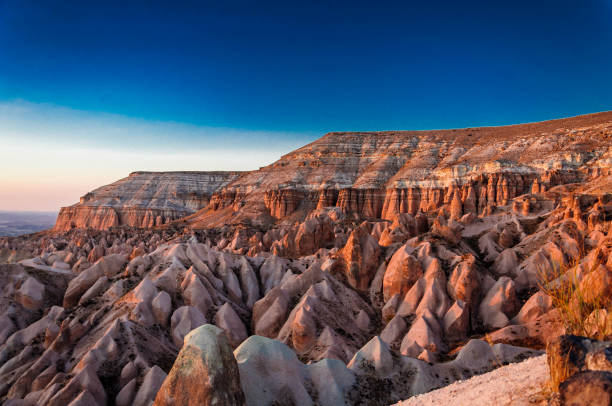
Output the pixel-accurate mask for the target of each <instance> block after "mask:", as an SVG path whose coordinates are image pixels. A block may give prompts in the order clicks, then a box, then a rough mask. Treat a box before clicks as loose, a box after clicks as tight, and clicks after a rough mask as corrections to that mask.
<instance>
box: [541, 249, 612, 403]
mask: <svg viewBox="0 0 612 406" xmlns="http://www.w3.org/2000/svg"><path fill="white" fill-rule="evenodd" d="M579 263H580V258H579V259H576V260H575V261H574V263H572V264H570V265H558V266H556V267H554V271H553V272H552V274H549V273H546V272H540V283H539V287H540V289H541V290H542V291H543V292H544V293H545V294H547V295H548V296H550V297H551V299H552V303H553V306H554V307H555V308H556V309H557V310H558V311H559V317H560V318H561V322H562V323H563V325H564V327H565V332H566V334H574V335H579V336H583V337H589V338H593V339H597V340H604V339H607V338H610V336H611V335H612V318H611V317H610V315H611V313H612V311H611V310H612V300H611V298H610V295H609V294H608V292H609V287H608V286H607V279H606V278H600V277H598V276H599V275H598V274H596V273H594V272H604V271H605V272H607V269H605V268H600V266H601V262H600V261H595V264H594V265H593V266H592V268H591V269H589V270H586V272H584V275H590V277H586V276H585V277H583V278H582V279H581V278H579V277H578V273H577V270H578V265H579ZM546 352H547V353H548V354H549V360H548V361H549V370H550V371H549V372H550V378H549V381H548V385H547V386H548V390H550V391H551V392H558V391H559V384H560V383H561V382H563V381H564V380H566V379H567V378H569V375H570V367H569V359H568V355H565V356H564V355H560V354H557V353H556V352H554V351H553V352H550V351H548V347H547V349H546Z"/></svg>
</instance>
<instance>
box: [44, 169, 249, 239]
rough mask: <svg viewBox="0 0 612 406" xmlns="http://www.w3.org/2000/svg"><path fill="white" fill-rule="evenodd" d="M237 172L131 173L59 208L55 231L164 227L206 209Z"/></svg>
mask: <svg viewBox="0 0 612 406" xmlns="http://www.w3.org/2000/svg"><path fill="white" fill-rule="evenodd" d="M238 175H239V172H133V173H131V174H130V175H129V176H128V177H127V178H123V179H121V180H118V181H117V182H114V183H111V184H110V185H106V186H102V187H100V188H98V189H95V190H93V191H91V192H89V193H87V194H85V195H84V196H82V197H81V201H80V202H79V203H77V204H75V205H73V206H69V207H62V209H61V210H60V213H59V215H58V218H57V221H56V223H55V229H56V230H61V231H65V230H70V229H71V228H75V227H89V228H96V229H100V230H106V229H108V228H110V227H116V226H120V225H127V226H132V227H142V228H148V227H153V226H159V225H162V224H166V223H168V222H170V221H172V220H176V219H179V218H181V217H185V216H187V215H189V214H192V213H195V212H196V211H197V210H199V209H201V208H203V207H206V206H207V205H208V202H209V200H210V197H211V195H212V194H213V193H214V192H215V191H216V190H217V189H219V188H220V187H222V186H224V185H225V184H227V183H228V182H230V181H231V180H232V179H234V178H236V177H237V176H238Z"/></svg>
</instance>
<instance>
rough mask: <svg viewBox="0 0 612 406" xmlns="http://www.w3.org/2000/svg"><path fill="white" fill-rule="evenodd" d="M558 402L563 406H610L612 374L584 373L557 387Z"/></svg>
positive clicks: (611, 402) (611, 400) (599, 372)
mask: <svg viewBox="0 0 612 406" xmlns="http://www.w3.org/2000/svg"><path fill="white" fill-rule="evenodd" d="M559 401H560V404H561V405H563V406H608V405H612V372H608V371H584V372H580V373H577V374H576V375H573V376H571V377H570V378H568V379H566V380H565V381H564V382H562V383H561V384H560V385H559Z"/></svg>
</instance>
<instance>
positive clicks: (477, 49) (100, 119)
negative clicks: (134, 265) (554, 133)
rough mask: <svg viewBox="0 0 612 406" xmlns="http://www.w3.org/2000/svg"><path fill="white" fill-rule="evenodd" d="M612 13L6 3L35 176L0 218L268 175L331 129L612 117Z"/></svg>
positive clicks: (0, 84) (438, 4) (429, 5)
mask: <svg viewBox="0 0 612 406" xmlns="http://www.w3.org/2000/svg"><path fill="white" fill-rule="evenodd" d="M126 3H128V4H126ZM610 21H612V0H595V1H588V0H586V1H581V2H575V1H573V2H570V1H520V0H519V1H514V2H496V1H487V2H484V1H483V2H480V1H479V2H475V1H463V2H458V1H431V2H409V1H405V2H358V1H356V2H316V1H315V2H301V3H297V2H254V1H252V2H249V1H245V2H239V1H227V2H203V1H202V2H179V1H173V2H170V1H165V2H164V1H132V2H125V1H122V2H114V1H86V2H83V1H59V0H58V1H52V2H49V1H28V0H24V1H21V0H1V1H0V142H2V143H3V145H5V146H7V145H8V146H9V148H4V149H3V150H0V171H2V172H3V173H10V174H11V176H13V177H14V176H19V175H18V174H19V172H20V171H23V172H24V173H26V172H27V173H31V177H30V178H27V179H26V178H16V180H14V181H13V183H15V182H18V184H19V186H20V188H21V189H19V190H17V189H15V185H13V184H11V185H9V184H8V183H7V182H8V181H7V180H6V179H7V178H6V177H5V178H4V180H2V177H0V209H3V208H4V209H15V208H18V207H22V208H29V209H38V208H40V209H54V208H57V207H59V206H60V205H65V204H70V203H72V202H74V201H76V199H77V198H78V196H79V195H81V194H84V193H85V192H86V191H87V190H89V189H91V188H93V187H95V186H98V185H100V184H101V183H105V182H110V181H112V180H114V179H117V178H118V177H121V176H124V175H125V174H126V173H127V172H129V171H130V170H140V169H150V170H155V169H158V170H170V169H175V170H180V169H202V170H208V169H232V168H236V169H255V168H257V167H258V166H262V165H265V164H268V163H270V162H272V161H273V160H275V159H277V158H278V157H280V155H281V154H283V153H285V152H288V151H289V150H290V149H293V148H295V147H297V146H300V145H303V144H305V143H307V142H310V141H312V140H314V139H316V138H317V137H319V136H320V135H322V134H323V133H325V132H327V131H335V130H390V129H430V128H452V127H466V126H478V125H501V124H512V123H519V122H529V121H539V120H544V119H550V118H558V117H564V116H571V115H577V114H583V113H590V112H596V111H603V110H609V109H611V108H612V97H611V96H612V75H611V74H610V72H612V53H611V52H610V50H611V49H612V24H610ZM18 151H28V153H29V154H31V155H32V156H36V157H38V160H37V161H36V165H34V167H32V161H31V160H30V162H21V163H19V162H16V158H15V157H14V154H16V153H18ZM75 151H79V153H80V154H81V156H84V158H76V157H75V156H74V155H71V154H72V153H73V152H75ZM3 152H4V155H5V156H4V157H3V156H2V155H3ZM9 153H10V154H12V155H13V156H12V157H10V159H8V158H9V156H8V155H9ZM111 156H113V157H116V159H114V160H112V159H110V158H109V157H111ZM41 157H46V158H41ZM71 157H72V159H71ZM25 161H27V160H25ZM2 162H5V163H2ZM6 162H9V163H6ZM9 164H10V165H12V166H10V167H9ZM15 165H17V166H15ZM83 165H84V166H83ZM43 174H46V176H48V177H49V179H47V181H46V182H45V184H46V185H49V186H48V189H49V191H48V192H45V193H47V194H44V195H42V196H41V195H40V192H39V196H40V198H39V199H38V200H37V201H38V202H39V203H36V205H32V203H31V202H32V199H31V196H30V195H29V194H27V193H24V191H27V190H33V189H34V188H40V187H41V185H40V184H38V183H36V182H34V180H33V179H35V178H36V177H37V176H39V177H40V176H43ZM73 175H74V177H73ZM77 175H78V176H77ZM79 177H82V178H83V180H81V181H79V180H78V178H79ZM3 182H4V183H3ZM53 191H55V192H53ZM52 192H53V193H55V194H54V195H53V196H51V194H53V193H52ZM55 195H57V196H55ZM45 196H46V197H45Z"/></svg>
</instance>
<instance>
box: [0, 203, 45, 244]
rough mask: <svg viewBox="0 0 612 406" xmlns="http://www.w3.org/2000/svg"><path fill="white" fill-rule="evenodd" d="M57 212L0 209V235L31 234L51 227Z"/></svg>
mask: <svg viewBox="0 0 612 406" xmlns="http://www.w3.org/2000/svg"><path fill="white" fill-rule="evenodd" d="M56 217H57V212H39V211H2V210H0V237H3V236H16V235H23V234H31V233H35V232H37V231H41V230H46V229H48V228H51V227H53V225H54V224H55V219H56Z"/></svg>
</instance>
